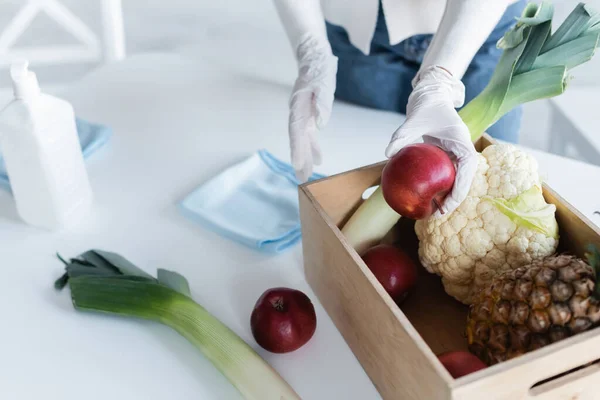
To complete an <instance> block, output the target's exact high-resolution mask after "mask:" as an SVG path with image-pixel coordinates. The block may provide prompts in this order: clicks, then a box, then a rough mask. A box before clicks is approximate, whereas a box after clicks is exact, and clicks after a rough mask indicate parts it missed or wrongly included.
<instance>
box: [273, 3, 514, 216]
mask: <svg viewBox="0 0 600 400" xmlns="http://www.w3.org/2000/svg"><path fill="white" fill-rule="evenodd" d="M274 1H275V4H276V8H277V10H278V13H279V16H280V19H281V21H282V23H283V26H284V28H285V31H286V33H287V35H288V38H289V40H290V43H291V45H292V47H293V49H294V52H295V54H296V59H297V62H298V78H297V79H296V83H295V85H294V89H293V93H292V96H291V99H290V116H289V136H290V148H291V156H292V164H293V166H294V168H295V169H296V172H297V175H298V179H299V180H300V181H302V182H304V181H306V180H307V179H308V177H309V176H310V174H311V173H312V169H313V164H317V165H318V164H319V163H320V162H321V152H320V150H319V146H318V142H317V133H318V130H320V129H322V128H323V127H324V126H325V125H326V124H327V122H328V120H329V116H330V114H331V108H332V105H333V100H334V97H336V98H338V99H340V100H344V101H348V102H351V103H355V104H358V105H362V106H365V107H371V108H376V109H381V110H390V111H396V112H400V113H403V114H406V120H405V122H404V123H403V124H402V125H401V126H400V127H399V128H398V129H397V130H396V131H395V132H394V133H393V135H392V137H391V140H390V143H389V145H388V146H387V148H386V149H385V155H386V157H391V156H393V155H394V154H396V153H397V152H398V151H399V150H400V149H401V148H402V147H404V146H405V145H407V144H409V143H413V142H415V141H418V140H420V139H422V140H423V141H424V142H427V143H433V144H436V145H438V146H440V147H442V148H443V149H444V150H446V151H447V152H448V153H449V154H451V155H453V156H454V157H455V159H456V161H457V177H456V181H455V185H454V188H453V190H452V192H451V193H450V195H449V196H448V197H447V198H446V200H445V202H444V205H443V208H444V211H445V212H451V211H453V210H454V209H455V208H456V207H457V206H458V205H459V204H460V203H461V202H462V200H464V198H465V197H466V195H467V193H468V191H469V188H470V186H471V182H472V180H473V177H474V175H475V171H476V169H477V155H476V151H475V148H474V146H473V144H472V143H471V141H470V135H469V131H468V129H467V127H466V126H465V124H464V123H463V122H462V120H461V119H460V117H459V116H458V113H457V110H458V109H459V108H460V107H461V106H462V105H463V104H465V103H466V102H468V101H470V100H471V99H472V98H474V97H475V96H476V95H477V94H479V92H481V90H482V89H483V88H484V87H485V86H486V85H487V83H488V81H489V79H490V77H491V76H492V74H493V72H494V69H495V67H496V64H497V62H498V60H499V58H500V55H501V51H500V50H499V49H497V48H496V42H497V41H498V40H499V39H500V38H501V37H502V36H503V35H504V33H505V32H506V31H507V30H508V29H510V28H511V27H512V25H513V24H514V23H515V22H516V19H517V18H518V17H519V16H520V15H521V12H522V11H523V8H524V7H525V0H447V1H445V0H380V1H379V2H378V1H377V0H274ZM521 113H522V110H521V108H516V109H515V110H513V111H511V112H509V113H508V114H506V115H505V116H504V117H503V118H501V119H500V120H499V121H498V122H496V123H495V124H494V125H493V126H492V127H490V128H489V129H488V130H487V132H488V133H489V134H490V135H491V136H493V137H496V138H498V139H502V140H506V141H510V142H516V141H517V139H518V130H519V126H520V119H521ZM438 215H439V214H438Z"/></svg>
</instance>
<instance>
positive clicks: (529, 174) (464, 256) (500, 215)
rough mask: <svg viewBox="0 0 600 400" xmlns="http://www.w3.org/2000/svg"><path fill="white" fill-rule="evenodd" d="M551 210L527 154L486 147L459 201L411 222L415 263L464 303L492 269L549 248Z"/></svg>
mask: <svg viewBox="0 0 600 400" xmlns="http://www.w3.org/2000/svg"><path fill="white" fill-rule="evenodd" d="M555 211H556V207H555V206H554V205H553V204H547V203H546V201H545V200H544V197H543V194H542V190H541V187H540V177H539V175H538V166H537V162H536V161H535V159H534V158H533V157H531V156H530V155H528V154H527V153H525V152H523V151H521V150H518V149H517V148H516V147H514V146H512V145H509V144H496V145H492V146H488V147H486V148H485V150H483V151H482V152H481V153H480V154H479V166H478V169H477V173H476V176H475V179H474V181H473V184H472V186H471V190H470V191H469V195H468V196H467V198H466V199H465V200H464V201H463V202H462V204H461V205H460V206H459V207H458V208H457V209H456V210H455V211H453V212H452V213H449V214H447V215H444V216H442V217H441V218H428V219H424V220H419V221H416V223H415V232H416V234H417V237H418V238H419V257H420V259H421V263H422V264H423V266H424V267H425V268H426V269H427V270H428V271H429V272H433V273H436V274H438V275H440V276H441V277H442V282H443V284H444V288H445V289H446V292H447V293H448V294H450V295H451V296H453V297H455V298H456V299H458V300H459V301H461V302H463V303H465V304H469V303H471V301H472V296H473V294H474V293H476V292H477V291H478V290H479V289H480V288H482V287H484V286H486V285H488V284H489V283H490V281H491V279H492V278H493V277H494V276H495V275H496V274H497V273H499V272H503V271H507V270H511V269H515V268H517V267H520V266H522V265H527V264H530V263H531V262H532V261H534V260H539V259H541V258H544V257H547V256H549V255H552V254H553V253H554V252H555V250H556V248H557V245H558V224H557V222H556V219H555Z"/></svg>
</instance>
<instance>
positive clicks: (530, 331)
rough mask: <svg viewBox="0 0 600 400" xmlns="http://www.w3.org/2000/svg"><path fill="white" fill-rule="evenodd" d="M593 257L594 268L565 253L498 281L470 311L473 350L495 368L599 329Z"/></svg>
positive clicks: (599, 293) (592, 260)
mask: <svg viewBox="0 0 600 400" xmlns="http://www.w3.org/2000/svg"><path fill="white" fill-rule="evenodd" d="M592 254H594V255H593V256H591V257H590V263H591V264H593V265H590V264H588V263H587V262H586V261H584V260H583V259H580V258H576V257H574V256H570V255H564V254H563V255H557V256H551V257H547V258H545V259H543V260H538V261H536V262H534V263H532V264H531V265H527V266H523V267H521V268H517V269H515V270H509V271H507V272H505V273H504V274H502V275H498V276H496V277H495V278H494V280H493V281H492V284H491V285H489V286H487V287H486V288H485V289H484V290H482V291H481V292H480V293H478V294H477V296H476V297H475V298H474V301H473V304H472V305H471V306H470V311H469V316H468V322H467V338H468V342H469V350H470V351H471V352H473V353H474V354H476V355H477V356H478V357H479V358H480V359H481V360H483V361H484V362H486V363H487V364H489V365H493V364H496V363H498V362H502V361H505V360H509V359H511V358H514V357H517V356H519V355H521V354H525V353H527V352H529V351H532V350H536V349H539V348H541V347H544V346H546V345H548V344H550V343H554V342H557V341H559V340H562V339H565V338H567V337H569V336H572V335H575V334H577V333H580V332H583V331H585V330H587V329H590V328H592V327H595V326H597V325H598V322H600V290H599V289H600V288H599V286H598V284H599V283H600V282H599V281H597V278H596V272H597V268H598V267H599V265H598V261H599V260H598V256H597V253H592Z"/></svg>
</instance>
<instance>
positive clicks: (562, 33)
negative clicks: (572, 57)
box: [542, 3, 597, 53]
mask: <svg viewBox="0 0 600 400" xmlns="http://www.w3.org/2000/svg"><path fill="white" fill-rule="evenodd" d="M596 17H597V15H596V13H595V12H593V11H592V10H591V9H590V8H589V7H588V6H586V5H585V4H583V3H579V4H578V5H577V6H576V7H575V8H574V9H573V11H571V13H570V14H569V15H568V16H567V18H565V20H564V22H563V23H562V24H561V25H560V26H559V27H558V29H557V30H556V32H555V33H554V34H552V35H551V36H550V38H549V39H548V41H547V42H546V44H545V45H544V47H543V49H542V53H545V52H547V51H549V50H551V49H554V48H556V47H558V46H560V45H562V44H565V43H568V42H570V41H572V40H575V39H577V38H578V37H579V36H581V35H582V34H583V33H584V32H585V31H586V28H588V27H589V23H590V21H591V20H592V18H596Z"/></svg>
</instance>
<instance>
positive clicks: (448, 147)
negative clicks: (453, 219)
mask: <svg viewBox="0 0 600 400" xmlns="http://www.w3.org/2000/svg"><path fill="white" fill-rule="evenodd" d="M417 78H418V83H417V84H416V85H415V88H414V90H413V92H412V93H411V95H410V96H409V98H408V104H407V108H406V120H405V122H404V123H403V124H402V126H400V128H398V129H397V130H396V132H394V134H393V135H392V139H391V140H390V143H389V144H388V147H387V148H386V150H385V155H386V156H387V157H392V156H393V155H395V154H396V153H397V152H398V151H399V150H400V149H402V148H403V147H404V146H406V145H408V144H411V143H415V142H418V141H419V139H421V138H422V139H423V142H425V143H430V144H433V145H436V146H438V147H440V148H442V149H443V150H445V151H446V152H447V153H448V154H449V155H450V156H451V158H452V159H453V161H454V162H455V165H456V179H455V181H454V186H453V188H452V190H451V192H450V193H449V194H448V196H447V197H446V199H445V200H444V204H442V208H443V211H444V213H449V212H452V211H454V210H455V209H456V208H457V207H458V206H459V205H460V203H462V201H463V200H464V199H465V198H466V197H467V194H468V193H469V190H470V188H471V183H472V182H473V178H474V177H475V172H476V171H477V163H478V161H477V151H476V150H475V147H474V145H473V143H472V142H471V135H470V133H469V128H467V126H466V125H465V124H464V122H463V121H462V119H461V118H460V116H459V115H458V113H457V111H456V109H455V108H456V107H460V106H462V104H463V102H464V98H465V88H464V85H463V84H462V82H461V81H459V80H458V79H455V78H453V77H452V75H450V73H448V72H447V71H445V70H443V69H441V68H439V67H429V68H426V69H424V70H422V71H421V72H420V74H419V76H418V77H417ZM441 215H442V213H441V212H440V210H438V211H436V213H435V214H434V215H433V217H434V218H435V217H439V216H441Z"/></svg>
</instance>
